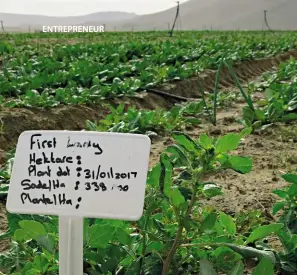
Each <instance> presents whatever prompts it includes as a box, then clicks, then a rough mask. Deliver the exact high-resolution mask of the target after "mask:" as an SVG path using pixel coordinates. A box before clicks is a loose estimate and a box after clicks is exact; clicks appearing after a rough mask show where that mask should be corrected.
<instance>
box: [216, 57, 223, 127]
mask: <svg viewBox="0 0 297 275" xmlns="http://www.w3.org/2000/svg"><path fill="white" fill-rule="evenodd" d="M223 64H224V57H222V58H221V61H220V64H219V67H218V70H217V74H216V82H215V87H214V99H213V125H214V126H216V125H217V97H218V93H219V83H220V76H221V71H222V68H223Z"/></svg>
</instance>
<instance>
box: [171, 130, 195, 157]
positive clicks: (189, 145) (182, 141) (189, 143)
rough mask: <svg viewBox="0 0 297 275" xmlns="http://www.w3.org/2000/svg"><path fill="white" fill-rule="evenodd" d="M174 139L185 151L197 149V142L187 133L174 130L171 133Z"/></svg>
mask: <svg viewBox="0 0 297 275" xmlns="http://www.w3.org/2000/svg"><path fill="white" fill-rule="evenodd" d="M172 136H173V138H174V140H175V141H176V142H177V143H178V144H179V145H180V146H182V147H184V148H185V149H186V150H187V151H194V152H195V151H196V150H199V149H200V148H199V146H198V144H197V143H196V142H195V141H194V140H193V139H192V138H191V137H190V136H188V135H187V134H185V133H182V132H174V133H173V135H172Z"/></svg>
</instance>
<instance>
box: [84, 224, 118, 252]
mask: <svg viewBox="0 0 297 275" xmlns="http://www.w3.org/2000/svg"><path fill="white" fill-rule="evenodd" d="M114 232H115V228H114V227H113V226H111V225H108V224H106V225H101V224H95V225H93V226H91V227H90V228H89V240H88V243H89V246H90V247H92V248H106V246H107V245H108V243H109V242H110V241H111V240H112V238H113V235H114Z"/></svg>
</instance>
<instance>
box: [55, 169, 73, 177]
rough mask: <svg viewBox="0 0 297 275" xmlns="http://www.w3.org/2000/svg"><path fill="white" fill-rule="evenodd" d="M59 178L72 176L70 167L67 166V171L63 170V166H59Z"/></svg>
mask: <svg viewBox="0 0 297 275" xmlns="http://www.w3.org/2000/svg"><path fill="white" fill-rule="evenodd" d="M57 176H58V177H69V176H70V169H69V167H68V166H66V167H65V169H64V170H63V168H62V167H61V166H59V168H58V172H57Z"/></svg>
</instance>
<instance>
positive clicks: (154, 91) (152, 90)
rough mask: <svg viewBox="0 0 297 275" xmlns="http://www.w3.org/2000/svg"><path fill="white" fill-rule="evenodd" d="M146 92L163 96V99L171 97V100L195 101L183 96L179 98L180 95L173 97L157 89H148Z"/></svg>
mask: <svg viewBox="0 0 297 275" xmlns="http://www.w3.org/2000/svg"><path fill="white" fill-rule="evenodd" d="M144 91H145V90H144ZM146 91H147V92H148V93H153V94H157V95H161V96H163V97H169V98H173V99H177V100H180V101H184V102H186V101H189V100H193V99H192V98H187V97H183V96H179V95H173V94H170V93H167V92H163V91H160V90H156V89H146Z"/></svg>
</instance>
